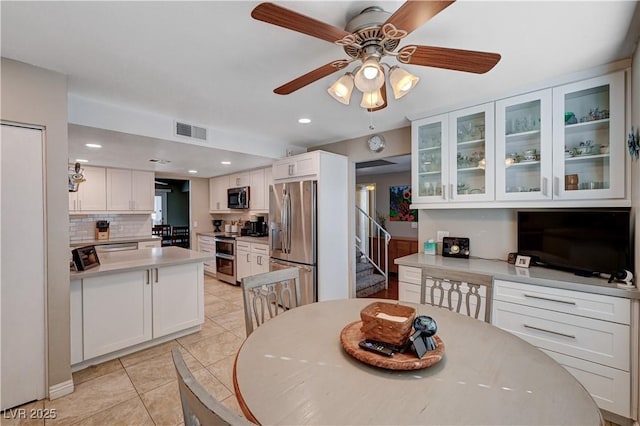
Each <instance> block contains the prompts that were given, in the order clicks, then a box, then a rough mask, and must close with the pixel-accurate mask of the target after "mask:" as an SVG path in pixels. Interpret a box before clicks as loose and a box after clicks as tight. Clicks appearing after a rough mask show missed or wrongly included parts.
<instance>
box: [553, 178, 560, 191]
mask: <svg viewBox="0 0 640 426" xmlns="http://www.w3.org/2000/svg"><path fill="white" fill-rule="evenodd" d="M553 195H560V178H559V177H557V176H556V177H554V178H553Z"/></svg>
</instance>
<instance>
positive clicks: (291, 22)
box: [251, 3, 351, 43]
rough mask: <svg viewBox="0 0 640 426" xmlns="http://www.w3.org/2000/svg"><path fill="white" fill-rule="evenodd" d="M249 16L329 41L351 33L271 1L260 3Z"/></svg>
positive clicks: (331, 41) (332, 41)
mask: <svg viewBox="0 0 640 426" xmlns="http://www.w3.org/2000/svg"><path fill="white" fill-rule="evenodd" d="M251 16H252V17H253V18H254V19H257V20H258V21H263V22H266V23H268V24H273V25H277V26H279V27H282V28H287V29H289V30H293V31H297V32H299V33H302V34H306V35H310V36H311V37H316V38H319V39H322V40H326V41H328V42H330V43H334V42H336V41H338V40H341V39H342V38H344V37H346V36H348V35H351V34H350V33H348V32H346V31H345V30H342V29H340V28H337V27H334V26H333V25H329V24H326V23H324V22H321V21H318V20H316V19H313V18H309V17H308V16H305V15H301V14H300V13H297V12H294V11H292V10H289V9H285V8H284V7H281V6H278V5H275V4H273V3H260V4H259V5H258V6H256V8H255V9H253V11H252V12H251Z"/></svg>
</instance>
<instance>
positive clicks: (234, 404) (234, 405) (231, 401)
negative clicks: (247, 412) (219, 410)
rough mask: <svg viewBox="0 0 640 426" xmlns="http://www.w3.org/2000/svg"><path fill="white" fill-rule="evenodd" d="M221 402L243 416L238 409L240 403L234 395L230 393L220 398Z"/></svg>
mask: <svg viewBox="0 0 640 426" xmlns="http://www.w3.org/2000/svg"><path fill="white" fill-rule="evenodd" d="M222 403H223V404H224V405H225V406H226V407H227V408H229V409H230V410H231V411H233V412H234V413H236V414H237V415H239V416H240V417H244V414H243V413H242V410H241V409H240V405H239V404H238V399H237V398H236V396H235V395H231V396H230V397H228V398H226V399H224V400H222Z"/></svg>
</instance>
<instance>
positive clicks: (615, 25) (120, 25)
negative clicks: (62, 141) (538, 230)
mask: <svg viewBox="0 0 640 426" xmlns="http://www.w3.org/2000/svg"><path fill="white" fill-rule="evenodd" d="M402 3H403V2H401V1H383V2H381V1H366V2H360V1H335V2H328V1H304V2H278V4H279V5H281V6H284V7H287V8H289V9H292V10H294V11H296V12H299V13H302V14H305V15H307V16H310V17H314V18H316V19H318V20H320V21H323V22H326V23H329V24H332V25H334V26H336V27H340V28H343V27H344V25H345V24H346V23H347V21H348V20H349V19H350V18H351V17H353V16H354V15H356V14H357V13H359V12H360V11H361V10H362V9H364V8H365V7H368V6H371V5H377V6H381V7H382V8H383V9H385V10H387V11H389V12H393V11H395V10H396V9H397V8H398V7H400V5H401V4H402ZM257 4H258V2H253V1H251V2H249V1H199V2H181V1H178V2H165V1H142V2H91V1H89V2H83V1H69V2H30V1H19V2H13V1H9V2H8V1H2V2H0V7H1V10H0V11H1V26H2V27H1V31H2V32H1V36H2V40H1V43H2V45H1V48H2V56H4V57H7V58H11V59H15V60H18V61H22V62H26V63H30V64H33V65H37V66H40V67H43V68H47V69H51V70H55V71H58V72H61V73H64V74H66V75H68V87H69V94H70V95H73V96H79V97H83V98H89V99H95V100H99V101H101V102H105V103H108V104H115V105H122V106H126V107H129V108H133V109H138V110H143V111H149V112H152V113H155V114H160V115H164V116H169V117H176V118H180V119H183V120H187V121H188V122H191V123H194V124H200V125H205V126H207V127H208V128H211V129H219V130H221V131H226V132H230V133H232V134H238V135H240V136H239V137H238V138H239V139H242V138H244V137H246V139H247V140H258V141H262V142H261V143H264V144H292V145H297V146H300V147H301V148H308V147H312V146H317V145H322V144H325V143H330V142H335V141H341V140H347V139H352V138H357V137H361V136H365V135H368V134H371V133H373V132H381V131H385V130H390V129H394V128H399V127H404V126H407V125H409V121H408V120H407V116H411V117H416V116H419V115H421V114H423V113H424V114H425V115H426V114H428V113H429V112H430V111H435V110H443V109H446V108H448V107H453V106H459V105H464V104H469V103H472V102H475V101H476V100H478V99H491V98H495V97H496V96H500V95H501V94H505V93H510V92H513V91H515V90H518V89H526V88H527V87H530V86H532V85H536V84H539V83H541V82H544V81H546V80H550V79H553V78H556V77H558V76H562V75H566V74H570V73H573V72H577V71H581V70H584V69H587V68H590V67H594V66H597V65H601V64H606V63H609V62H612V61H615V60H618V59H622V58H628V57H629V56H630V55H631V53H632V52H633V48H634V42H635V41H636V40H637V37H638V31H639V28H640V22H639V21H638V15H639V13H638V11H637V10H636V9H637V4H638V2H635V1H634V2H632V1H586V2H579V1H567V2H558V1H537V2H527V1H464V0H460V1H458V2H456V3H454V4H453V5H451V6H450V7H448V8H447V9H445V10H444V11H443V12H441V13H440V14H439V15H437V16H436V17H435V18H433V19H432V20H430V21H429V22H427V23H426V24H425V25H423V26H422V27H420V28H419V29H417V30H416V31H414V32H413V33H411V34H410V35H409V36H408V37H407V38H406V39H405V40H403V41H402V42H401V44H400V45H401V46H403V45H406V44H424V45H434V46H444V47H453V48H460V49H470V50H481V51H489V52H497V53H500V54H501V55H502V60H501V61H500V62H499V63H498V65H497V66H496V67H495V68H494V69H493V70H491V71H489V72H488V73H487V74H483V75H476V74H468V73H462V72H456V71H449V70H442V69H435V68H428V67H419V66H414V65H408V66H406V67H407V69H409V70H410V71H411V72H412V73H414V74H416V75H418V76H419V77H420V78H421V81H420V84H419V85H418V86H417V87H416V89H415V90H414V91H413V92H412V93H410V94H409V95H407V96H405V97H403V98H402V99H401V100H398V101H396V100H394V99H390V101H389V106H388V107H387V108H386V109H384V110H381V111H378V112H375V113H373V114H368V113H366V111H364V110H363V109H362V108H360V107H359V106H358V104H359V102H354V101H352V105H350V106H344V105H342V104H339V103H337V102H336V101H334V100H333V99H332V98H330V97H329V95H328V94H327V93H326V89H327V88H328V87H329V85H330V84H331V83H333V82H334V81H335V80H336V79H337V78H338V77H339V76H340V75H341V73H339V72H338V73H335V74H333V75H332V76H329V77H326V78H324V79H321V80H319V81H317V82H315V83H313V84H311V85H309V86H307V87H304V88H302V89H300V90H299V91H297V92H295V93H293V94H291V95H288V96H280V95H276V94H274V93H273V89H274V88H276V87H278V86H280V85H282V84H283V83H285V82H287V81H289V80H292V79H294V78H296V77H298V76H300V75H302V74H304V73H306V72H308V71H310V70H312V69H315V68H317V67H319V66H321V65H324V64H326V63H328V62H331V61H332V60H335V59H341V58H346V54H345V53H344V52H343V51H342V49H341V48H340V47H338V46H336V45H333V44H331V43H328V42H325V41H322V40H318V39H315V38H312V37H309V36H306V35H304V34H299V33H296V32H293V31H290V30H286V29H283V28H280V27H276V26H273V25H269V24H266V23H264V22H259V21H256V20H254V19H252V18H251V16H250V14H251V10H252V9H253V8H254V7H255V6H256V5H257ZM633 19H635V21H633V22H632V20H633ZM386 62H389V63H391V64H394V62H395V60H394V59H393V58H389V59H387V60H386ZM353 67H355V64H352V66H351V67H349V69H351V68H353ZM358 101H359V100H358ZM303 116H305V117H309V118H311V120H312V123H311V124H308V125H301V124H298V123H297V119H298V118H300V117H303ZM371 121H372V122H373V124H374V125H375V130H374V131H372V130H370V129H369V125H370V122H371ZM81 127H82V126H79V127H73V126H72V128H71V129H70V139H71V143H70V153H69V157H70V159H72V160H73V159H74V158H77V156H80V154H83V152H81V151H80V150H81V149H83V143H82V142H83V140H84V139H85V138H86V139H88V138H90V137H92V136H93V137H98V136H101V137H103V138H106V140H107V141H108V142H109V143H111V142H110V141H111V140H114V139H125V140H126V143H127V144H128V145H127V149H126V150H124V149H121V148H123V146H122V144H124V143H125V142H124V141H121V144H120V146H119V147H118V148H117V149H114V151H113V152H108V151H107V150H106V149H105V150H104V151H102V153H101V154H96V153H92V155H94V157H95V158H97V159H99V158H101V157H102V161H103V162H109V163H110V162H111V161H115V162H117V163H118V164H106V165H112V166H118V165H119V166H123V167H134V168H138V167H139V168H145V169H148V168H149V167H148V160H149V158H151V157H152V156H161V155H163V153H165V152H170V156H171V158H172V163H174V162H175V163H179V164H181V165H183V166H185V167H186V168H194V169H197V170H199V175H200V176H214V175H219V174H223V173H226V172H231V171H234V168H235V167H238V165H237V164H233V165H232V166H231V168H228V169H224V170H223V172H221V171H220V170H221V169H220V165H219V162H218V161H217V159H218V158H220V157H223V156H225V155H232V153H231V152H230V150H226V151H219V150H217V149H215V148H200V147H197V148H198V149H195V148H196V147H194V148H193V149H192V148H191V147H185V144H179V143H178V144H177V145H178V147H175V145H176V143H175V142H164V143H163V141H159V140H155V139H153V138H147V139H138V138H132V137H130V136H127V135H125V136H123V135H122V134H112V133H108V132H106V133H105V132H97V131H95V134H93V135H92V134H91V133H92V129H91V128H81ZM213 142H214V146H215V141H213ZM168 144H173V145H168ZM134 145H135V149H130V148H131V147H133V146H134ZM172 146H173V147H174V149H172V148H170V147H172ZM146 148H148V150H147V149H146ZM163 150H164V151H163ZM238 151H241V153H243V154H244V155H242V156H240V157H236V158H234V161H246V163H245V164H242V167H240V168H249V167H251V166H260V165H263V164H268V163H269V162H270V161H272V160H271V159H267V158H265V157H261V156H255V155H252V153H251V149H247V148H246V146H244V147H242V148H238ZM85 155H87V154H85ZM383 155H384V153H383V154H381V156H383ZM95 161H98V160H94V163H95ZM260 163H262V164H260ZM96 164H97V163H96ZM214 165H215V167H214ZM143 166H144V167H143ZM245 166H246V167H245ZM181 167H182V166H181ZM183 168H184V167H183ZM180 170H182V169H180ZM167 171H170V172H176V173H180V171H179V170H178V168H177V167H176V169H175V170H174V169H172V168H167Z"/></svg>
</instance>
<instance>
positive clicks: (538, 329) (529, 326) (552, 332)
mask: <svg viewBox="0 0 640 426" xmlns="http://www.w3.org/2000/svg"><path fill="white" fill-rule="evenodd" d="M523 326H524V328H529V329H531V330H536V331H542V332H545V333H550V334H555V335H556V336H562V337H568V338H569V339H575V338H576V336H573V335H571V334H565V333H560V332H559V331H552V330H546V329H544V328H539V327H534V326H532V325H528V324H523Z"/></svg>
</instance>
